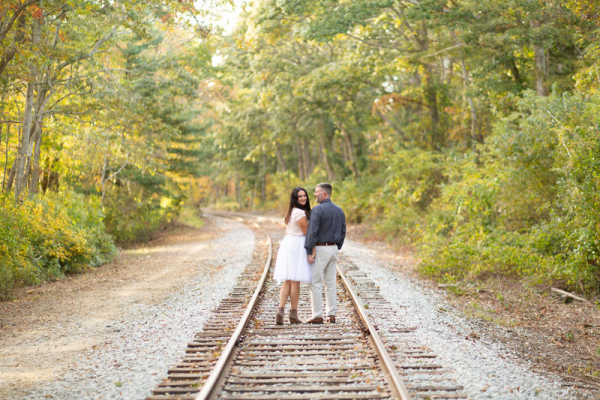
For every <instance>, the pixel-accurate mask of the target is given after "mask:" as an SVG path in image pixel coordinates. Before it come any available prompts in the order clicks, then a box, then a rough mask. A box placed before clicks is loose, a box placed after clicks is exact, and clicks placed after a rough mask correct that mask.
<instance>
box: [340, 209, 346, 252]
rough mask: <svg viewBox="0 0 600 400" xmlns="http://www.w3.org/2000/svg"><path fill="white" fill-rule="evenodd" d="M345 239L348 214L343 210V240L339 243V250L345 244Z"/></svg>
mask: <svg viewBox="0 0 600 400" xmlns="http://www.w3.org/2000/svg"><path fill="white" fill-rule="evenodd" d="M344 239H346V215H345V214H344V212H343V211H342V240H340V242H339V243H338V249H339V250H341V249H342V246H343V245H344Z"/></svg>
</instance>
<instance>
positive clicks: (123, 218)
mask: <svg viewBox="0 0 600 400" xmlns="http://www.w3.org/2000/svg"><path fill="white" fill-rule="evenodd" d="M127 175H128V179H127V184H125V185H121V186H117V187H116V188H115V189H113V191H112V192H111V194H110V196H108V197H107V198H106V199H105V202H104V212H105V214H106V230H107V232H108V233H110V234H111V235H112V236H113V237H114V238H115V241H116V242H117V243H120V244H129V243H138V242H143V241H146V240H148V239H149V238H150V237H151V235H152V233H153V232H154V231H156V230H158V229H160V228H162V227H164V226H166V224H167V223H169V222H170V221H172V219H173V218H174V217H175V216H176V215H177V214H178V212H179V210H180V208H181V206H182V201H183V200H184V197H183V196H181V195H179V196H177V195H173V194H171V190H168V189H169V188H168V187H167V188H165V187H164V186H163V185H165V182H164V181H165V178H164V177H161V176H158V175H154V176H151V175H149V174H138V173H136V171H130V172H129V173H128V174H127ZM173 192H175V191H174V190H173Z"/></svg>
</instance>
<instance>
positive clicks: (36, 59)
mask: <svg viewBox="0 0 600 400" xmlns="http://www.w3.org/2000/svg"><path fill="white" fill-rule="evenodd" d="M214 3H215V6H219V4H217V3H226V2H214ZM211 7H212V6H211ZM211 7H206V8H199V7H196V6H195V5H194V2H193V1H191V0H185V1H181V0H167V1H139V0H126V1H118V2H115V1H109V0H100V1H96V0H67V1H55V0H6V1H2V3H1V4H0V148H1V149H2V151H1V153H2V157H1V160H2V162H1V163H0V166H1V168H0V175H1V180H0V183H1V184H2V193H3V194H2V196H0V197H1V198H0V205H1V207H0V242H2V245H1V246H0V295H3V294H5V293H7V292H8V290H9V289H10V288H11V287H13V286H18V285H20V284H23V283H36V282H39V281H41V280H45V279H52V278H55V277H60V276H62V275H64V274H65V273H68V272H72V271H78V270H82V269H85V268H88V267H89V266H95V265H99V264H102V263H103V262H106V261H107V260H109V259H110V258H111V257H112V255H113V254H114V253H115V243H117V244H123V243H127V242H132V241H140V240H143V239H144V238H147V237H148V235H150V234H151V232H152V231H153V230H156V229H157V228H159V227H160V226H163V225H164V224H165V223H167V222H168V221H169V220H171V219H172V218H173V216H174V215H176V214H177V212H178V210H179V209H180V207H181V204H182V202H183V201H184V200H185V197H186V193H187V192H188V189H189V187H190V182H191V181H192V180H193V179H194V177H197V176H199V167H198V166H199V165H201V163H199V162H197V160H198V157H199V156H198V155H199V154H200V153H201V151H202V150H201V145H200V140H201V137H202V135H203V132H204V131H205V126H204V125H205V124H206V123H205V122H204V121H202V120H200V119H199V118H198V116H199V115H201V114H202V107H203V103H205V102H204V101H203V100H202V96H201V95H199V94H200V93H201V92H202V88H201V82H203V81H204V80H205V79H206V78H207V76H210V74H211V73H212V66H211V57H212V53H213V51H214V43H215V38H216V37H218V36H219V35H220V31H219V28H217V27H215V26H214V25H213V22H211V20H210V18H209V17H210V13H211V12H213V11H214V10H213V9H212V8H211Z"/></svg>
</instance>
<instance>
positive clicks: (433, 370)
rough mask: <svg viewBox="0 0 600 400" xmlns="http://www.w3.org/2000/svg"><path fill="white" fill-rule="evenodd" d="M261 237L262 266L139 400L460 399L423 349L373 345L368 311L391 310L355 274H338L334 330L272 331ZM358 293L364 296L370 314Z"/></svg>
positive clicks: (273, 305)
mask: <svg viewBox="0 0 600 400" xmlns="http://www.w3.org/2000/svg"><path fill="white" fill-rule="evenodd" d="M255 228H258V225H257V224H255ZM266 236H267V238H266V243H265V244H263V245H262V249H259V250H258V251H255V253H262V259H263V260H265V259H266V262H264V264H263V265H262V268H260V267H259V265H258V264H260V263H256V264H257V265H252V266H250V267H249V268H247V269H246V271H245V272H244V274H243V275H242V276H241V277H240V278H239V280H238V282H237V284H236V286H235V288H234V290H233V292H232V294H231V295H230V296H229V297H228V298H227V299H224V300H223V301H222V302H221V304H220V305H219V307H218V309H217V310H216V312H215V317H214V318H213V319H212V321H211V322H209V323H208V324H207V325H206V326H205V327H204V328H203V331H202V332H201V333H198V334H197V335H196V337H195V338H194V340H193V342H192V343H190V344H189V345H188V348H187V350H186V355H185V358H184V359H183V360H182V361H181V362H180V363H178V364H177V365H175V366H174V367H172V368H171V369H170V370H169V372H168V377H167V378H166V379H164V380H163V382H162V383H161V384H159V386H158V387H157V388H156V389H155V390H153V392H152V395H151V396H149V397H147V400H162V399H182V400H183V399H186V400H192V399H193V400H196V399H230V400H233V399H237V400H258V399H265V400H266V399H386V398H396V399H409V398H466V396H465V395H464V394H462V393H461V392H460V390H461V389H462V388H460V387H459V386H456V385H454V384H453V383H452V382H449V381H448V380H447V379H446V378H445V377H444V374H443V370H442V369H441V366H437V365H435V363H432V362H431V360H432V359H434V358H435V356H434V355H432V354H430V353H429V352H428V351H427V350H426V349H424V348H423V347H422V346H421V347H419V346H418V344H416V343H414V341H412V340H411V339H407V338H406V337H405V338H404V339H405V343H404V345H406V347H403V348H399V347H398V346H397V343H398V342H397V340H395V339H394V340H389V338H388V337H387V336H386V337H383V338H382V337H379V335H378V333H377V327H376V326H374V325H373V324H372V322H370V321H369V312H371V311H370V310H371V309H377V308H378V307H386V306H387V307H388V309H389V306H390V305H389V304H387V305H386V303H385V301H384V300H383V298H382V297H381V296H378V294H377V290H376V287H375V286H374V285H370V284H369V282H367V280H365V279H364V278H365V277H363V276H361V274H360V271H358V270H357V268H356V267H355V266H352V265H350V266H349V267H350V268H349V273H350V276H346V273H344V271H343V268H338V275H339V277H338V279H339V285H338V303H339V304H338V313H337V318H336V320H337V321H336V322H337V323H335V324H327V323H326V324H323V325H308V324H302V325H289V324H288V323H287V320H286V324H285V325H283V326H279V325H276V324H275V312H276V310H277V306H278V304H277V303H278V299H279V286H278V285H276V284H275V283H274V282H273V281H272V280H271V277H270V275H271V274H270V267H271V261H272V255H273V246H272V245H271V239H270V237H269V235H268V234H267V235H266ZM267 249H268V250H267ZM255 259H257V257H255ZM357 283H358V285H357ZM353 286H354V287H353ZM357 292H358V293H360V294H361V297H362V296H367V298H368V301H369V311H367V310H366V309H365V307H363V305H362V301H361V299H359V296H358V295H357ZM307 298H308V291H307V289H306V285H301V299H302V301H301V302H300V307H299V310H298V314H299V316H300V318H301V319H304V320H306V319H309V318H310V305H309V303H308V301H306V300H305V299H307ZM379 304H380V306H379ZM288 307H289V305H288ZM288 311H289V310H288V309H287V308H286V312H288ZM390 311H391V310H390ZM398 331H400V332H405V333H409V332H410V329H408V330H407V329H399V330H398ZM386 333H389V332H386ZM404 345H403V346H404ZM399 371H400V372H399ZM407 378H409V379H408V380H407ZM405 382H409V384H408V385H407V384H406V383H405Z"/></svg>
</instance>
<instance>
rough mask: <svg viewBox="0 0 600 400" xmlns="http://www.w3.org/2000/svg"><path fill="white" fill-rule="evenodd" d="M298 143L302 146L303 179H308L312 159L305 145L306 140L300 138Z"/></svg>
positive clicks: (311, 169)
mask: <svg viewBox="0 0 600 400" xmlns="http://www.w3.org/2000/svg"><path fill="white" fill-rule="evenodd" d="M300 143H301V145H302V160H303V161H304V163H303V165H304V179H308V177H309V176H310V174H311V172H312V171H313V168H312V162H311V161H312V158H311V156H310V151H309V150H310V149H309V146H308V144H307V143H306V138H302V139H300Z"/></svg>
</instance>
